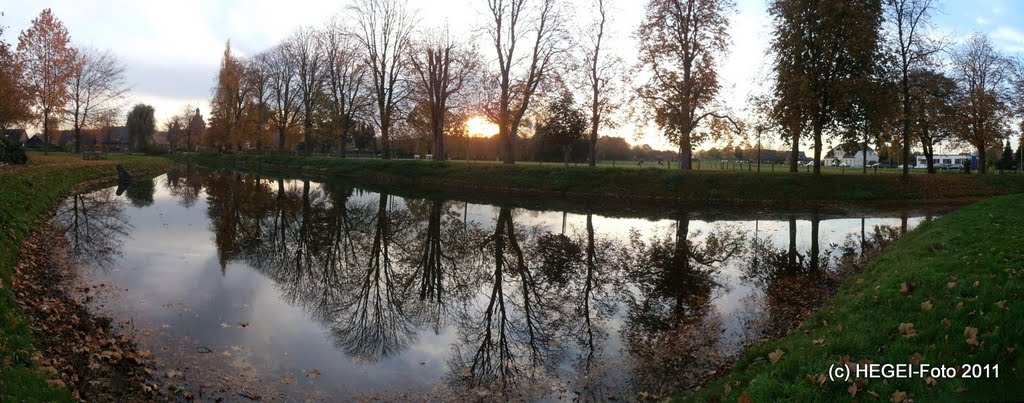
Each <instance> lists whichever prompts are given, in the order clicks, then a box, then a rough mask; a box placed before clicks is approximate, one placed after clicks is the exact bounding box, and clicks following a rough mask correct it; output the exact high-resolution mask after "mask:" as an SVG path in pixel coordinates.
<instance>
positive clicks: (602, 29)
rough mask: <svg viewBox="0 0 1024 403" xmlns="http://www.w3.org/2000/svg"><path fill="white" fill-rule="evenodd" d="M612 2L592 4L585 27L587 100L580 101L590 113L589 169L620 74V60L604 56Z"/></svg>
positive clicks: (594, 162)
mask: <svg viewBox="0 0 1024 403" xmlns="http://www.w3.org/2000/svg"><path fill="white" fill-rule="evenodd" d="M611 3H612V0H593V8H594V13H595V15H594V21H593V23H592V24H591V25H590V26H589V27H587V31H588V32H590V38H589V39H590V46H589V47H587V48H586V55H585V56H584V62H585V63H586V67H587V81H588V83H587V84H588V86H589V89H590V95H591V97H590V99H589V100H587V101H584V105H586V106H587V107H588V108H589V109H590V139H589V140H590V166H595V165H597V134H598V130H599V129H600V128H601V125H608V120H607V115H608V114H609V113H611V112H613V111H614V110H615V109H616V107H617V106H618V105H616V104H615V102H614V99H615V95H618V94H617V91H616V90H617V88H615V87H614V83H615V79H616V77H617V76H619V75H620V74H622V71H621V68H622V59H621V58H620V57H618V56H616V55H613V54H605V53H606V52H608V49H606V45H607V42H606V40H607V38H608V26H607V25H608V23H609V15H608V13H609V11H610V9H609V8H610V4H611Z"/></svg>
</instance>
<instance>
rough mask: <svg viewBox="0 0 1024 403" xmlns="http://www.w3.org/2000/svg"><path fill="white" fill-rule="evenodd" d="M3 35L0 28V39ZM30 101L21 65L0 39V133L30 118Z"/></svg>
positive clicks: (5, 43) (2, 28)
mask: <svg viewBox="0 0 1024 403" xmlns="http://www.w3.org/2000/svg"><path fill="white" fill-rule="evenodd" d="M3 35H4V27H3V26H0V38H3ZM30 101H31V99H30V98H29V92H28V86H27V85H26V83H25V79H24V76H23V75H22V66H21V63H19V62H18V58H17V55H16V54H15V53H14V52H13V51H12V49H11V46H10V45H9V44H8V43H7V42H5V41H3V40H2V39H0V132H3V131H4V130H7V128H8V127H9V126H10V125H11V124H14V123H19V122H23V121H26V120H29V119H30V118H31V117H32V110H31V109H29V102H30Z"/></svg>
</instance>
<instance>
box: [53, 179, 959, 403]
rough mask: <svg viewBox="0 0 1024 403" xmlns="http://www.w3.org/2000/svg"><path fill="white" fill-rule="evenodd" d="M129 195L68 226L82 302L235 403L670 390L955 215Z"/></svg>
mask: <svg viewBox="0 0 1024 403" xmlns="http://www.w3.org/2000/svg"><path fill="white" fill-rule="evenodd" d="M122 191H124V189H115V188H108V189H102V190H99V191H95V192H91V193H86V194H81V195H76V196H73V197H71V198H69V199H68V200H67V201H66V202H65V203H64V205H63V206H62V208H61V209H60V210H59V211H58V213H57V215H56V218H55V221H56V223H57V224H58V225H59V226H60V227H61V228H63V229H64V230H65V231H66V236H67V238H68V241H69V249H70V251H71V252H72V254H73V256H75V258H76V260H77V262H78V263H79V265H80V266H81V267H82V270H81V272H82V273H81V277H82V278H81V280H80V281H81V282H82V283H83V284H85V285H91V286H90V287H79V288H80V289H81V290H84V291H83V298H86V299H87V300H89V301H91V302H90V304H91V306H92V307H93V308H94V309H96V310H98V311H100V312H102V313H104V314H107V315H111V316H112V317H113V318H114V319H115V321H116V322H117V323H118V324H119V325H120V326H121V328H122V329H121V331H123V332H127V333H130V334H132V335H134V336H135V337H136V338H137V340H138V342H139V344H140V348H141V349H144V350H148V351H150V352H152V354H153V356H154V358H155V360H156V361H157V364H158V371H157V374H158V376H161V377H163V378H165V380H169V381H170V382H174V383H177V384H179V385H180V387H182V388H184V389H186V390H191V391H193V392H194V393H197V396H202V397H204V398H213V397H217V396H221V397H224V396H226V397H228V398H229V399H232V400H233V399H239V397H240V396H242V397H255V396H257V395H259V396H260V397H263V398H268V397H269V398H274V399H285V400H307V399H312V400H317V399H324V400H332V399H338V398H341V397H343V398H356V399H372V398H380V399H385V400H398V399H403V398H416V399H422V398H442V399H443V398H460V397H469V398H474V399H476V398H483V399H487V398H488V397H494V396H496V394H501V395H503V396H505V397H506V398H514V399H517V400H518V399H525V400H559V399H573V398H582V399H586V400H608V399H612V398H616V399H623V398H625V399H634V398H636V397H637V396H640V395H641V394H647V395H650V396H665V395H668V394H671V393H675V392H679V391H681V390H685V389H687V388H692V387H694V386H695V385H699V384H701V383H702V382H706V381H707V380H709V379H712V378H713V377H714V376H715V375H716V373H718V372H719V371H721V370H722V369H721V368H723V367H722V366H723V365H724V364H727V363H728V359H729V358H730V357H732V356H734V355H735V354H736V353H737V352H739V351H740V350H741V349H742V347H743V345H744V343H747V342H750V341H752V340H755V339H757V338H760V337H764V336H766V335H777V334H781V333H782V332H785V331H786V330H787V329H789V328H791V327H792V326H793V325H794V324H796V323H798V321H799V319H800V318H801V317H802V316H803V315H806V314H807V313H808V312H810V310H811V309H813V307H814V306H815V304H817V303H819V302H820V301H821V300H822V299H823V298H825V297H826V296H827V295H828V290H830V289H832V287H833V286H835V285H836V284H838V281H839V280H840V279H841V277H842V274H843V273H844V272H845V270H847V268H849V267H852V266H854V265H856V264H859V262H860V260H861V259H862V258H863V257H867V256H870V255H871V254H872V253H874V251H876V250H878V249H879V248H881V247H884V246H886V245H888V244H890V243H891V242H893V240H894V239H896V238H898V237H899V236H900V235H901V234H902V233H904V232H906V231H907V230H909V229H911V228H913V227H915V226H916V225H918V224H919V223H920V222H921V221H922V220H927V219H931V217H933V216H937V215H938V214H940V213H941V212H942V211H941V209H936V210H933V211H928V210H922V211H907V210H902V211H901V210H894V211H884V210H878V211H872V212H867V213H860V214H854V213H842V212H840V213H835V212H820V211H809V212H783V213H779V212H759V211H754V210H749V211H741V212H735V211H732V212H727V213H723V212H716V211H710V210H700V209H691V210H689V211H682V210H660V209H647V210H644V211H642V214H632V215H634V216H632V217H631V216H630V215H631V214H630V213H625V214H623V213H621V212H611V213H604V212H602V211H601V209H600V208H594V209H593V210H595V211H593V212H591V213H588V212H587V211H586V210H587V209H588V208H581V209H573V211H572V212H562V211H545V210H544V209H543V208H537V209H532V208H531V209H525V208H514V207H510V206H502V205H500V204H479V203H473V202H463V201H459V200H448V199H443V198H416V197H398V196H395V195H390V194H387V193H381V192H374V191H369V190H365V189H361V188H359V187H355V186H352V185H348V184H345V183H343V182H328V183H317V182H312V181H309V180H297V179H277V178H267V177H260V176H257V175H254V174H247V173H238V172H230V171H212V170H203V169H198V168H194V167H180V168H177V169H175V170H173V171H171V172H169V173H168V174H166V175H163V176H160V177H157V178H155V179H153V180H143V181H139V182H137V183H135V184H134V185H132V186H131V187H130V188H128V189H127V191H124V192H123V193H122ZM641 210H642V209H641Z"/></svg>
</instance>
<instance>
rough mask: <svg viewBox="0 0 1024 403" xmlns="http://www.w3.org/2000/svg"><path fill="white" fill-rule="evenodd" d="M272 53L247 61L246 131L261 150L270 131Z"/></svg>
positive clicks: (259, 54)
mask: <svg viewBox="0 0 1024 403" xmlns="http://www.w3.org/2000/svg"><path fill="white" fill-rule="evenodd" d="M270 57H271V55H270V53H268V52H261V53H258V54H256V56H253V57H252V58H251V59H247V60H246V67H245V71H246V80H245V82H244V83H245V85H246V87H248V89H247V90H246V93H248V94H249V97H248V99H246V101H245V103H246V104H245V107H244V109H245V110H246V114H245V115H246V124H245V128H246V131H247V132H249V137H250V139H252V140H254V141H253V143H254V144H255V145H256V149H258V150H261V149H263V147H264V146H265V145H266V141H267V140H268V137H267V136H268V131H269V129H270V127H269V122H270V112H271V110H270V101H271V95H272V92H271V89H270V80H271V70H270Z"/></svg>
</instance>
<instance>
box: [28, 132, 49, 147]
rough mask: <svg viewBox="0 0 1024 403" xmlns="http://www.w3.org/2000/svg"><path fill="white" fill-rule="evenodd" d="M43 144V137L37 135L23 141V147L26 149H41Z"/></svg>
mask: <svg viewBox="0 0 1024 403" xmlns="http://www.w3.org/2000/svg"><path fill="white" fill-rule="evenodd" d="M45 144H46V143H45V142H44V141H43V136H42V135H39V134H36V135H33V136H32V137H29V139H28V140H27V141H25V147H27V148H43V146H44V145H45Z"/></svg>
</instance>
